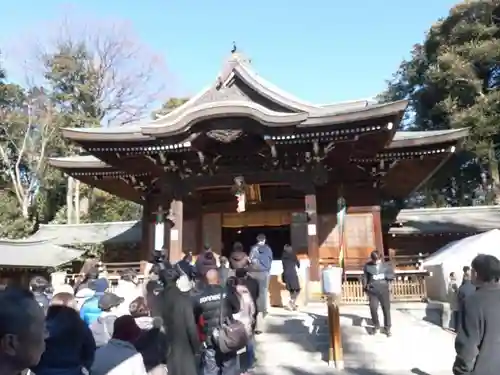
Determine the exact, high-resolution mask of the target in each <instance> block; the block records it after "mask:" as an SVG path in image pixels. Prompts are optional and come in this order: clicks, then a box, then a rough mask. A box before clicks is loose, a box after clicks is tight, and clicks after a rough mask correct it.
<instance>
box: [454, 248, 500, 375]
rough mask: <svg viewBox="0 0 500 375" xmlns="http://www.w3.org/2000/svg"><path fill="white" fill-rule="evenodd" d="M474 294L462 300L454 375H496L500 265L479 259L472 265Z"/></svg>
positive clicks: (489, 258) (499, 349)
mask: <svg viewBox="0 0 500 375" xmlns="http://www.w3.org/2000/svg"><path fill="white" fill-rule="evenodd" d="M471 268H472V281H473V282H474V284H475V285H476V286H477V290H476V291H474V292H473V293H471V294H470V295H469V296H467V297H466V298H465V301H464V306H463V314H461V322H460V328H459V330H458V334H457V337H456V339H455V350H456V352H457V356H456V359H455V363H454V364H453V368H452V369H453V374H454V375H497V374H498V368H499V367H500V356H499V355H498V353H499V352H500V341H499V340H498V338H499V337H500V314H499V313H498V312H499V311H500V284H499V280H500V261H499V260H498V259H497V258H496V257H494V256H492V255H478V256H477V257H476V258H474V260H473V261H472V267H471Z"/></svg>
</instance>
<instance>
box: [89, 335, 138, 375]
mask: <svg viewBox="0 0 500 375" xmlns="http://www.w3.org/2000/svg"><path fill="white" fill-rule="evenodd" d="M90 374H91V375H145V374H147V372H146V368H145V367H144V363H143V360H142V356H141V354H140V353H138V352H137V350H136V349H135V347H134V345H132V344H131V343H129V342H126V341H122V340H116V339H111V340H109V342H108V343H107V344H106V345H104V346H103V347H102V348H99V349H97V351H96V353H95V360H94V364H93V365H92V368H91V370H90Z"/></svg>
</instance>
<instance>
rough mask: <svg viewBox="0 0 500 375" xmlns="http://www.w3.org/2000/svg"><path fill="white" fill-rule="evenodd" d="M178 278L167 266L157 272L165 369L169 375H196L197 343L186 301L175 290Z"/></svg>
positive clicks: (198, 349)
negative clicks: (163, 332)
mask: <svg viewBox="0 0 500 375" xmlns="http://www.w3.org/2000/svg"><path fill="white" fill-rule="evenodd" d="M179 277H180V274H179V272H178V271H177V270H176V269H175V268H174V267H172V265H170V264H169V263H166V264H165V269H163V270H161V271H160V279H161V280H162V282H163V284H164V289H163V290H162V291H161V292H160V295H159V297H160V299H161V302H160V303H161V306H160V311H161V316H162V318H163V323H164V327H165V332H166V335H167V345H168V349H167V369H168V373H169V374H170V375H198V367H197V365H196V362H197V361H196V358H197V355H198V353H199V351H200V340H199V338H198V331H197V329H196V321H195V318H194V315H193V305H192V303H191V300H190V297H189V295H188V294H187V293H183V292H181V291H180V290H179V288H177V285H176V281H177V279H178V278H179Z"/></svg>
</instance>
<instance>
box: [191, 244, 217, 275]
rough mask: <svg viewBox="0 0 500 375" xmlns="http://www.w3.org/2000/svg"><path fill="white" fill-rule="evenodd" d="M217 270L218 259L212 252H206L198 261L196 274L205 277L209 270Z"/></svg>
mask: <svg viewBox="0 0 500 375" xmlns="http://www.w3.org/2000/svg"><path fill="white" fill-rule="evenodd" d="M215 269H217V259H215V255H214V253H213V252H212V251H211V250H207V251H204V252H203V253H201V254H200V255H199V256H198V259H196V273H197V274H198V275H199V276H202V277H204V276H205V275H206V274H207V272H208V271H209V270H215Z"/></svg>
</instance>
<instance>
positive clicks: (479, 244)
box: [423, 229, 500, 301]
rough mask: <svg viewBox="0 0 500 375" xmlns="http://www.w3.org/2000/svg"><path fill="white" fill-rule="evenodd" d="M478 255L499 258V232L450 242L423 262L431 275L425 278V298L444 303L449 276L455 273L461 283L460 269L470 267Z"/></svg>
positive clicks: (496, 230) (490, 232)
mask: <svg viewBox="0 0 500 375" xmlns="http://www.w3.org/2000/svg"><path fill="white" fill-rule="evenodd" d="M478 254H489V255H494V256H496V257H497V258H500V230H499V229H493V230H490V231H489V232H485V233H481V234H477V235H475V236H471V237H467V238H464V239H462V240H460V241H455V242H452V243H450V244H448V245H446V246H444V247H442V248H441V249H439V250H438V251H436V252H435V253H434V254H432V255H431V256H429V257H428V258H427V259H425V260H424V261H423V266H424V268H425V269H426V270H427V271H429V272H430V273H431V275H430V276H429V277H427V278H426V287H427V296H428V297H429V298H430V299H433V300H438V301H446V298H447V297H446V291H447V283H448V279H449V275H450V273H451V272H455V274H456V275H457V277H458V278H459V280H458V281H459V283H460V282H461V280H460V277H461V276H462V268H463V267H464V266H470V264H471V262H472V260H473V259H474V258H475V257H476V256H477V255H478Z"/></svg>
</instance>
